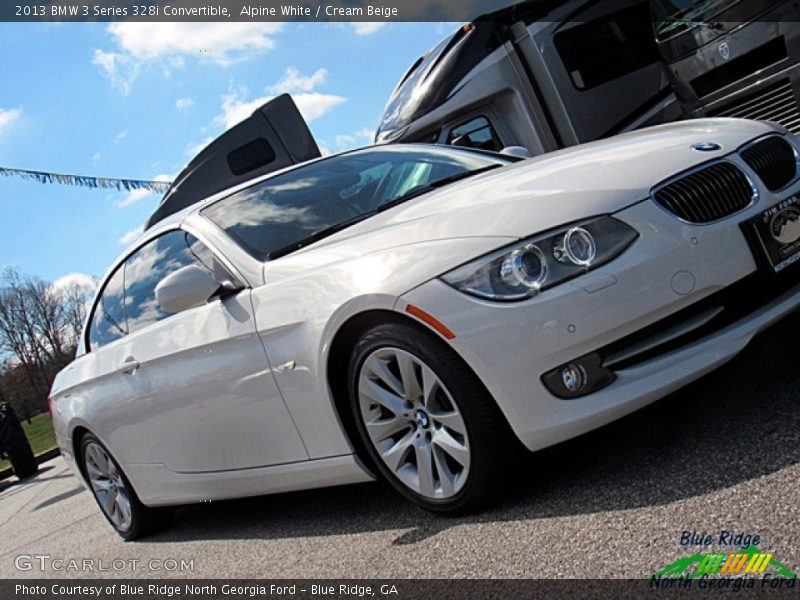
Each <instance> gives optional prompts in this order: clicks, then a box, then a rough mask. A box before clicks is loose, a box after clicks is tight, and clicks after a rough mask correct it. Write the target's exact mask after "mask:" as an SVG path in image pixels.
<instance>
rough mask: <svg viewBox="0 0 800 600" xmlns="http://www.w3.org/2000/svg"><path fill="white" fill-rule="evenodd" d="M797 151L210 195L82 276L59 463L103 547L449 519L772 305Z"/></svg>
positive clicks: (384, 168)
mask: <svg viewBox="0 0 800 600" xmlns="http://www.w3.org/2000/svg"><path fill="white" fill-rule="evenodd" d="M799 151H800V144H799V143H798V140H797V139H796V138H794V137H793V136H792V135H790V134H789V133H788V132H787V131H786V130H783V129H780V128H778V127H777V126H773V125H769V124H766V123H759V122H754V121H744V120H734V119H726V120H704V121H692V122H684V123H679V124H670V125H665V126H659V127H655V128H650V129H646V130H641V131H638V132H634V133H631V134H626V135H623V136H618V137H615V138H613V139H609V140H606V141H601V142H595V143H592V144H588V145H583V146H578V147H575V148H570V149H567V150H563V151H560V152H556V153H552V154H549V155H546V156H544V157H539V158H535V159H529V160H517V159H514V158H513V157H505V156H502V155H499V154H492V153H485V152H480V151H474V150H468V149H459V148H454V147H442V146H428V145H396V146H377V147H371V148H366V149H362V150H356V151H352V152H347V153H344V154H340V155H336V156H330V157H325V158H321V159H318V160H314V161H310V162H305V163H303V164H301V165H298V166H292V167H289V168H286V169H283V170H279V171H277V172H274V173H271V174H269V175H267V176H265V177H259V178H256V179H253V180H250V181H247V182H246V183H244V184H241V185H238V186H235V187H233V188H231V189H227V190H224V191H222V192H219V193H216V194H214V195H212V196H211V197H208V198H206V199H204V200H202V201H200V202H198V203H196V204H194V205H192V206H189V207H188V208H185V209H183V210H182V211H180V212H177V213H176V214H173V215H171V216H169V217H167V218H165V219H163V220H161V221H160V222H159V223H158V224H156V225H155V226H153V227H151V228H150V229H149V230H147V231H146V232H145V234H144V235H143V236H142V238H141V239H140V240H139V241H137V242H136V243H135V244H134V245H133V246H131V247H130V248H129V249H128V250H127V251H126V252H125V253H124V254H123V255H122V256H121V257H120V258H119V260H118V261H117V262H116V263H115V264H114V265H113V266H112V267H111V269H110V270H109V271H108V273H107V274H106V276H105V277H104V279H103V283H102V285H101V287H100V289H99V292H98V294H97V297H96V298H95V300H94V302H93V304H92V308H91V311H90V315H89V318H88V321H87V323H86V326H85V331H84V334H83V339H82V341H81V347H80V349H79V355H78V357H77V358H76V360H75V361H74V362H73V363H72V364H71V365H69V366H68V367H67V368H66V369H65V370H64V371H62V372H61V373H60V374H59V375H58V377H57V378H56V381H55V384H54V386H53V390H52V397H51V402H52V411H53V416H54V424H55V430H56V435H57V439H58V444H59V447H60V448H61V452H62V453H63V454H64V456H65V457H67V458H68V459H69V461H70V462H71V463H72V464H73V465H74V467H75V470H76V472H77V474H78V476H79V477H80V478H81V480H83V481H84V482H85V484H86V485H87V487H88V488H89V489H90V490H91V492H92V493H93V494H94V496H95V498H96V500H97V502H98V504H99V505H100V508H101V509H102V511H103V513H104V514H105V516H106V517H107V519H108V521H109V522H110V523H111V525H112V526H113V527H114V528H115V529H116V530H117V531H118V532H119V533H120V535H122V536H123V537H124V538H126V539H131V538H134V537H136V536H139V535H142V534H143V533H145V532H146V531H147V530H148V529H149V528H150V527H151V526H152V525H153V523H155V522H156V519H155V516H156V514H157V512H158V509H159V507H164V506H168V505H176V504H184V503H193V502H200V501H207V500H220V499H224V498H234V497H241V496H251V495H258V494H266V493H274V492H283V491H288V490H297V489H303V488H312V487H322V486H330V485H338V484H348V483H354V482H361V481H367V480H370V479H373V478H375V477H383V478H385V479H387V480H388V481H389V482H390V483H391V484H392V485H393V486H394V487H395V488H396V489H397V490H398V491H399V492H400V493H401V494H403V495H405V496H406V497H408V498H409V499H410V500H412V501H413V502H416V503H417V504H419V505H421V506H423V507H425V508H427V509H430V510H433V511H438V512H455V511H466V510H470V509H474V508H475V507H476V506H477V505H478V504H479V503H480V502H481V501H482V499H484V498H485V496H486V494H487V492H488V491H489V490H490V489H491V488H492V486H493V483H494V482H495V481H496V478H497V477H499V473H501V467H502V466H503V463H506V462H507V461H508V452H509V451H513V449H514V447H515V446H517V445H522V446H525V447H527V448H528V449H529V450H536V449H539V448H543V447H545V446H549V445H552V444H555V443H557V442H560V441H562V440H566V439H568V438H571V437H573V436H577V435H579V434H581V433H583V432H586V431H589V430H591V429H593V428H596V427H599V426H601V425H603V424H605V423H608V422H610V421H612V420H614V419H617V418H619V417H621V416H623V415H625V414H627V413H630V412H631V411H634V410H636V409H638V408H640V407H642V406H644V405H646V404H647V403H649V402H652V401H654V400H656V399H657V398H660V397H662V396H664V395H666V394H668V393H669V392H671V391H673V390H676V389H678V388H680V387H681V386H683V385H686V384H687V383H688V382H690V381H692V380H694V379H697V378H698V377H700V376H702V375H703V374H705V373H708V372H709V371H711V370H712V369H714V368H715V367H718V366H719V365H721V364H722V363H724V362H725V361H727V360H729V359H730V358H731V357H733V356H734V355H736V354H737V353H738V352H739V351H741V350H742V349H743V348H744V347H745V346H746V345H747V343H748V342H749V341H750V340H751V339H752V338H753V336H755V335H756V334H757V333H758V332H759V331H761V330H763V329H764V328H766V327H768V326H769V325H770V324H772V323H774V322H775V321H776V320H778V319H780V318H781V317H783V316H785V315H786V314H787V313H789V312H790V311H792V310H794V309H795V308H796V307H797V306H798V302H800V273H799V272H798V268H800V265H795V264H794V263H795V262H796V261H797V260H798V259H800V195H799V194H800V183H799V182H798V163H799V162H800V161H799V160H798V155H799Z"/></svg>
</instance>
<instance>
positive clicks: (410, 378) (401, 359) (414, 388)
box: [396, 353, 422, 402]
mask: <svg viewBox="0 0 800 600" xmlns="http://www.w3.org/2000/svg"><path fill="white" fill-rule="evenodd" d="M396 357H397V366H398V368H399V369H400V378H401V379H402V380H403V389H404V391H405V399H406V400H408V401H409V402H416V401H417V400H419V399H420V397H421V396H422V388H421V387H420V384H419V380H418V379H417V373H416V370H415V369H414V365H415V362H414V359H413V358H412V357H411V355H410V354H405V353H404V354H399V353H398V354H396Z"/></svg>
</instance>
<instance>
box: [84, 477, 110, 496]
mask: <svg viewBox="0 0 800 600" xmlns="http://www.w3.org/2000/svg"><path fill="white" fill-rule="evenodd" d="M89 480H90V481H91V483H92V487H93V488H94V489H95V490H96V491H98V492H107V491H109V490H110V489H111V480H110V479H100V478H97V479H95V478H93V477H90V478H89Z"/></svg>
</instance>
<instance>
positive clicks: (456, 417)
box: [428, 410, 467, 435]
mask: <svg viewBox="0 0 800 600" xmlns="http://www.w3.org/2000/svg"><path fill="white" fill-rule="evenodd" d="M428 414H429V415H430V417H431V419H433V422H434V423H438V424H440V425H442V426H444V427H447V428H448V429H450V430H451V431H455V432H456V433H459V434H461V435H467V428H466V427H464V419H462V418H461V415H460V414H459V413H458V412H456V411H454V410H451V411H449V412H435V411H433V410H431V411H429V412H428Z"/></svg>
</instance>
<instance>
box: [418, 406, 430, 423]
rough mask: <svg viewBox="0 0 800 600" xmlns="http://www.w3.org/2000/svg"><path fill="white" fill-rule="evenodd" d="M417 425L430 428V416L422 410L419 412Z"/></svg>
mask: <svg viewBox="0 0 800 600" xmlns="http://www.w3.org/2000/svg"><path fill="white" fill-rule="evenodd" d="M417 425H419V426H420V427H427V426H428V415H427V413H426V412H425V411H424V410H422V409H420V410H418V411H417Z"/></svg>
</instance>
